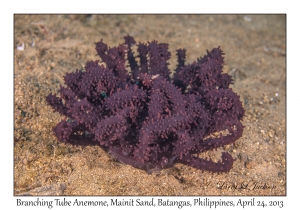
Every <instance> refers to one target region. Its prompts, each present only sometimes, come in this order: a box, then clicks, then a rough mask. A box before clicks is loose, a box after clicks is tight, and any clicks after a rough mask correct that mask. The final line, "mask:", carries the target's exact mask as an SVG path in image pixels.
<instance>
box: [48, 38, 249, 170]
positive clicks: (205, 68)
mask: <svg viewBox="0 0 300 210" xmlns="http://www.w3.org/2000/svg"><path fill="white" fill-rule="evenodd" d="M124 39H125V43H124V44H120V45H119V46H117V47H113V48H110V47H108V46H107V45H106V44H105V43H103V42H102V40H101V41H100V42H98V43H96V50H97V53H98V55H99V56H100V58H101V60H102V61H103V62H104V63H105V65H99V61H90V62H87V64H86V66H85V70H84V71H79V70H76V71H75V72H72V73H67V74H66V76H65V77H64V80H65V85H66V86H65V87H61V89H60V91H59V93H60V96H59V97H58V96H56V95H53V94H50V95H49V96H48V97H47V99H46V100H47V102H48V103H49V104H50V105H51V106H52V108H53V109H54V110H55V111H57V112H59V113H60V114H62V115H64V116H65V117H66V118H65V119H64V120H62V121H61V122H60V123H58V124H57V126H56V127H54V128H53V131H54V134H55V135H56V136H57V138H58V139H59V140H60V141H63V142H70V143H72V142H73V143H74V142H81V143H82V144H84V142H88V141H89V140H93V141H94V142H99V144H100V146H101V147H103V148H104V149H106V150H107V151H108V152H109V153H110V154H111V155H112V156H113V157H114V158H116V159H117V160H119V161H120V162H122V163H125V164H129V165H132V166H134V167H137V168H141V169H144V170H146V171H147V172H148V173H151V172H153V171H158V170H160V169H162V168H166V167H170V166H172V165H173V164H174V163H183V164H186V165H189V166H192V167H195V168H198V169H201V170H208V171H212V172H227V171H229V170H230V169H231V168H232V165H233V158H232V156H231V155H230V154H228V153H226V152H223V153H222V157H221V160H220V161H219V162H217V163H216V162H213V161H211V160H207V159H202V158H200V157H199V155H197V154H200V153H203V152H205V151H207V150H211V149H216V148H218V147H222V146H224V145H227V144H231V143H233V142H234V141H236V140H237V139H238V138H239V137H241V136H242V132H243V125H242V124H241V122H240V121H241V120H242V118H243V116H244V109H243V107H242V103H241V102H240V99H239V96H238V95H237V94H236V93H234V92H233V91H232V89H230V88H229V85H230V84H231V83H232V79H231V77H230V76H229V75H228V74H225V73H222V68H223V62H224V58H223V56H222V55H224V53H223V52H222V50H221V49H220V47H218V48H214V49H213V50H211V51H210V52H207V55H205V56H204V57H203V58H199V59H198V60H197V61H195V62H193V63H192V64H189V65H186V64H185V56H186V54H185V52H186V51H185V50H184V49H179V50H177V59H178V65H177V68H176V69H175V71H174V75H173V77H170V74H171V71H170V70H169V68H168V65H169V63H168V60H169V58H170V56H171V53H170V52H169V51H168V44H165V43H157V41H152V42H148V43H146V44H144V43H139V44H138V45H136V46H135V47H137V51H138V55H137V56H134V53H133V50H132V48H133V46H134V45H135V41H134V39H133V38H132V37H131V36H125V37H124ZM137 60H138V61H139V64H138V62H137ZM129 68H130V71H128V70H127V69H129ZM223 131H226V132H227V135H222V132H223Z"/></svg>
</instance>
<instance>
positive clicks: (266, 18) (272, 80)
mask: <svg viewBox="0 0 300 210" xmlns="http://www.w3.org/2000/svg"><path fill="white" fill-rule="evenodd" d="M14 18H15V25H14V49H15V50H14V194H15V195H286V16H285V15H15V17H14ZM126 34H129V35H131V36H133V37H134V38H135V40H136V41H137V42H146V41H152V40H154V39H155V40H158V41H159V42H160V43H168V44H169V50H170V52H171V53H172V58H171V60H170V63H171V65H170V68H171V69H174V68H175V66H176V56H175V50H176V49H179V48H185V49H187V61H186V63H192V62H193V61H194V60H196V58H199V57H200V56H203V55H205V53H206V50H207V49H208V50H211V49H212V48H214V47H218V46H221V49H222V50H223V51H224V52H225V66H224V72H226V73H228V74H229V75H231V76H232V77H233V78H234V84H233V85H232V86H231V87H232V88H233V90H234V91H235V92H236V93H238V95H240V97H241V101H242V102H243V106H244V108H245V110H246V115H245V117H244V119H243V121H242V123H243V125H244V126H245V129H244V133H243V137H241V138H240V139H238V140H237V141H236V142H235V144H233V145H228V146H225V147H223V148H219V149H218V150H217V151H209V152H206V153H205V154H203V155H204V156H206V157H208V158H212V159H213V160H214V161H218V159H219V158H220V155H221V152H222V151H227V152H229V153H230V154H231V155H232V156H233V157H234V158H235V159H236V161H235V162H234V165H233V168H232V169H231V170H230V171H229V172H228V173H220V174H217V173H214V174H212V173H209V172H207V171H204V172H202V171H201V170H197V169H195V168H192V167H189V166H187V165H183V164H175V165H174V166H173V167H171V168H167V169H163V170H162V171H160V172H159V173H153V174H150V175H149V174H147V173H146V172H145V171H143V170H140V169H136V168H133V167H132V166H129V165H124V164H121V163H119V162H117V161H115V160H114V159H113V158H111V157H110V156H109V155H108V154H107V153H106V152H105V151H104V150H102V149H101V148H100V147H99V146H87V147H79V146H73V145H69V144H64V143H60V142H58V141H57V139H56V137H55V136H54V135H53V133H52V130H51V129H52V127H54V126H55V125H56V124H57V123H58V122H59V121H60V120H61V119H63V117H62V116H60V115H59V114H58V113H54V112H53V111H52V108H51V107H50V106H48V105H47V104H46V102H45V97H46V96H47V95H48V94H49V93H56V92H57V91H58V90H59V87H60V85H63V83H64V81H63V76H64V75H65V73H66V72H72V71H75V70H76V69H83V67H84V65H85V63H86V61H89V60H96V59H98V57H97V56H96V51H95V46H94V42H97V41H100V39H103V41H104V42H105V43H107V44H108V45H109V46H111V47H113V46H116V45H118V44H119V43H123V36H124V35H126ZM242 185H243V186H245V185H247V187H244V189H242V188H241V186H242ZM255 186H256V187H255ZM263 186H264V187H263Z"/></svg>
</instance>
